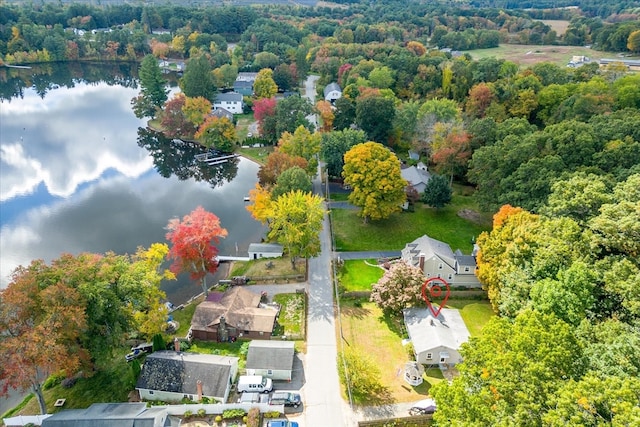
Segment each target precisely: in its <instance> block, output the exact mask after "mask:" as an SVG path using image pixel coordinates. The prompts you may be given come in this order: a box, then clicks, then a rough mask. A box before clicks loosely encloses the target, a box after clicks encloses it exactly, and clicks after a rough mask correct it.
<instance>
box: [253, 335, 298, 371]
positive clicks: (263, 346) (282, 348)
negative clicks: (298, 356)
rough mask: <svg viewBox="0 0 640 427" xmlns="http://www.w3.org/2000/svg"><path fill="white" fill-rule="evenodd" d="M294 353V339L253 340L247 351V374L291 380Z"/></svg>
mask: <svg viewBox="0 0 640 427" xmlns="http://www.w3.org/2000/svg"><path fill="white" fill-rule="evenodd" d="M294 355H295V349H294V342H293V341H275V340H274V341H263V340H259V341H258V340H256V341H251V342H250V343H249V351H248V353H247V364H246V370H247V375H262V376H263V377H268V378H271V379H274V380H285V381H291V376H292V372H293V357H294Z"/></svg>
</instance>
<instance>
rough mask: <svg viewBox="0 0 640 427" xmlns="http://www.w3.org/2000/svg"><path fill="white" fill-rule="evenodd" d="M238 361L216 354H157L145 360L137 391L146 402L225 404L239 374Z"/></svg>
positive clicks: (157, 352)
mask: <svg viewBox="0 0 640 427" xmlns="http://www.w3.org/2000/svg"><path fill="white" fill-rule="evenodd" d="M238 360H239V359H238V358H237V357H228V356H218V355H215V354H198V353H185V352H182V351H171V350H165V351H156V352H154V353H151V354H150V355H149V356H147V358H146V359H145V361H144V365H143V366H142V372H140V377H139V378H138V382H137V383H136V390H138V392H139V393H140V398H141V399H144V400H161V401H165V402H179V401H181V400H182V399H183V398H187V399H190V400H193V401H195V402H198V401H200V400H201V399H202V398H203V397H208V398H209V399H215V400H217V401H219V402H222V403H224V402H226V401H227V398H228V397H229V392H230V391H231V384H233V381H234V380H235V377H236V375H237V373H238Z"/></svg>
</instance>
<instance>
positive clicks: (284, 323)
mask: <svg viewBox="0 0 640 427" xmlns="http://www.w3.org/2000/svg"><path fill="white" fill-rule="evenodd" d="M273 301H274V302H277V303H278V304H280V305H281V306H282V308H281V309H280V315H279V316H278V324H279V325H280V326H281V327H282V331H281V334H282V335H287V336H289V337H295V338H299V337H301V336H303V335H304V321H305V313H306V301H305V298H304V294H278V295H274V297H273Z"/></svg>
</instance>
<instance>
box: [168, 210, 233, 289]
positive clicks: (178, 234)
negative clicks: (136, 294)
mask: <svg viewBox="0 0 640 427" xmlns="http://www.w3.org/2000/svg"><path fill="white" fill-rule="evenodd" d="M167 229H168V230H169V232H168V233H167V235H166V238H167V240H169V241H170V242H171V244H172V246H171V248H170V249H169V254H168V255H167V257H168V258H169V259H171V260H173V263H172V264H171V267H170V270H171V271H172V272H173V273H174V274H178V273H183V272H184V273H189V275H190V277H191V279H192V280H198V281H200V283H201V285H202V291H203V293H204V294H205V296H206V295H207V291H208V289H207V274H209V273H215V272H216V270H217V269H218V260H217V255H218V248H217V247H216V246H214V245H213V243H212V242H214V243H215V244H218V243H220V238H222V237H226V236H227V230H226V229H225V228H222V227H221V226H220V218H218V217H217V216H216V215H214V214H212V213H211V212H207V211H206V210H204V208H203V207H202V206H198V207H197V208H195V209H194V210H193V212H191V213H190V214H188V215H185V216H184V217H183V218H182V221H180V219H179V218H174V219H172V220H170V221H169V224H168V225H167Z"/></svg>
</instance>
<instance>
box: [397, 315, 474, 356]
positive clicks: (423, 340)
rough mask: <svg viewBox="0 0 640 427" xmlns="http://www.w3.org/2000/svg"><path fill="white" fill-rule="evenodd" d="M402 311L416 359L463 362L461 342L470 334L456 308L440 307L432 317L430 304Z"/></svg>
mask: <svg viewBox="0 0 640 427" xmlns="http://www.w3.org/2000/svg"><path fill="white" fill-rule="evenodd" d="M403 315H404V324H405V326H406V328H407V333H408V334H409V338H410V339H411V343H412V344H413V350H414V352H415V355H416V361H417V362H418V363H420V364H422V365H439V366H440V367H441V368H447V367H450V366H452V365H455V364H458V363H460V362H462V357H461V356H460V353H459V350H460V346H461V345H462V343H465V342H467V341H469V337H470V334H469V330H468V329H467V325H465V323H464V321H463V320H462V316H460V312H459V311H458V310H456V309H452V308H443V309H441V310H440V312H439V313H438V317H435V316H434V315H433V313H432V312H431V310H430V309H429V308H426V307H410V308H405V309H404V310H403Z"/></svg>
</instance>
